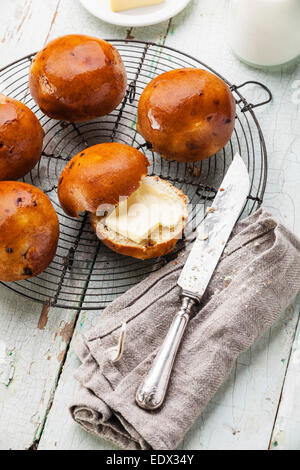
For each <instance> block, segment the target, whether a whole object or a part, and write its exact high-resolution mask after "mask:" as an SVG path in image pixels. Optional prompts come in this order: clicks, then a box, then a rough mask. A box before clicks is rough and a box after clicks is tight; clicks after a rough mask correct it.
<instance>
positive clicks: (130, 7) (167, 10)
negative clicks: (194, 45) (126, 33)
mask: <svg viewBox="0 0 300 470" xmlns="http://www.w3.org/2000/svg"><path fill="white" fill-rule="evenodd" d="M79 1H80V3H81V4H82V5H83V6H84V7H85V8H86V9H87V10H88V11H89V12H90V13H92V14H93V15H95V16H96V17H97V18H100V19H101V20H103V21H106V22H107V23H110V24H115V25H118V26H128V27H136V26H150V25H152V24H157V23H161V22H162V21H166V20H168V19H170V18H172V17H173V16H176V15H177V14H178V13H179V12H181V11H182V10H183V9H184V8H185V7H186V6H187V4H188V3H189V2H190V1H191V0H79Z"/></svg>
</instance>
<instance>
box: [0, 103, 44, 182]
mask: <svg viewBox="0 0 300 470" xmlns="http://www.w3.org/2000/svg"><path fill="white" fill-rule="evenodd" d="M43 137H44V131H43V128H42V126H41V125H40V122H39V120H38V119H37V117H36V116H35V114H34V113H33V112H32V111H31V110H30V109H29V108H27V106H25V104H23V103H21V102H20V101H17V100H14V99H12V98H9V97H7V96H5V95H2V94H0V180H1V181H3V180H15V179H18V178H21V177H22V176H25V175H26V173H28V172H29V171H30V170H32V168H33V167H34V166H35V165H36V163H37V162H38V160H39V159H40V156H41V153H42V148H43Z"/></svg>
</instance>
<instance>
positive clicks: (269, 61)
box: [228, 0, 300, 67]
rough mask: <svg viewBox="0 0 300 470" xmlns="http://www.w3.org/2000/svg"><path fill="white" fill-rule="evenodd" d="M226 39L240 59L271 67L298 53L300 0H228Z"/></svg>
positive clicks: (286, 62) (287, 60) (288, 60)
mask: <svg viewBox="0 0 300 470" xmlns="http://www.w3.org/2000/svg"><path fill="white" fill-rule="evenodd" d="M229 8H230V9H229V28H228V35H229V42H230V45H231V48H232V49H233V51H234V53H235V54H236V55H237V56H238V57H239V58H240V59H241V60H243V61H244V62H247V63H248V64H250V65H256V66H260V67H274V66H278V65H283V64H288V63H291V62H293V61H294V60H295V59H296V58H297V57H298V56H299V54H300V0H231V1H230V7H229Z"/></svg>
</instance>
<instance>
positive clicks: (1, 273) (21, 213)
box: [0, 181, 59, 282]
mask: <svg viewBox="0 0 300 470" xmlns="http://www.w3.org/2000/svg"><path fill="white" fill-rule="evenodd" d="M58 236H59V223H58V219H57V215H56V213H55V210H54V209H53V206H52V204H51V202H50V199H49V198H48V197H47V196H46V195H45V194H44V193H43V192H42V191H41V190H40V189H38V188H35V187H34V186H31V185H29V184H26V183H21V182H13V181H1V182H0V280H1V281H5V282H8V281H18V280H21V279H27V278H29V277H32V276H36V275H37V274H39V273H41V272H42V271H44V270H45V269H46V268H47V266H48V265H49V264H50V263H51V261H52V259H53V257H54V255H55V252H56V248H57V243H58Z"/></svg>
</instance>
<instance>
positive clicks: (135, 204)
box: [91, 176, 188, 260]
mask: <svg viewBox="0 0 300 470" xmlns="http://www.w3.org/2000/svg"><path fill="white" fill-rule="evenodd" d="M149 189H150V191H149ZM147 199H148V201H149V202H148V201H147ZM126 203H127V212H126V219H127V220H126V223H125V224H124V217H123V218H121V219H120V217H119V219H118V218H117V217H115V215H114V213H112V214H111V215H108V216H107V215H104V216H103V215H100V216H97V214H91V220H92V226H93V228H94V230H95V232H96V234H97V236H98V238H100V240H102V242H103V243H104V244H105V245H106V246H108V247H109V248H111V249H112V250H113V251H115V252H116V253H120V254H121V255H126V256H131V257H133V258H139V259H143V260H145V259H150V258H158V257H159V256H164V255H167V254H168V253H170V252H172V251H173V250H174V248H175V246H176V244H177V242H178V240H179V239H180V238H181V236H182V233H183V230H184V227H185V224H186V221H187V218H188V208H187V198H186V196H185V194H184V193H183V192H182V191H181V190H180V189H178V188H176V187H175V186H173V185H172V184H171V183H169V182H168V181H165V180H162V179H161V178H159V177H158V176H146V177H144V178H143V181H142V183H141V186H140V188H139V189H138V190H137V192H136V193H134V194H133V195H132V196H130V197H129V199H128V201H125V204H126ZM121 204H123V203H121ZM121 204H120V206H121ZM116 212H117V215H119V214H120V212H121V209H120V207H119V208H117V209H116ZM155 216H158V217H155ZM111 217H112V221H110V218H111ZM135 218H136V219H137V220H134V219H135ZM128 219H129V220H128ZM132 219H133V220H132ZM119 227H120V228H121V229H122V230H120V229H119ZM132 227H133V228H134V230H133V228H132ZM124 229H125V230H124ZM120 232H121V233H120Z"/></svg>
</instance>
